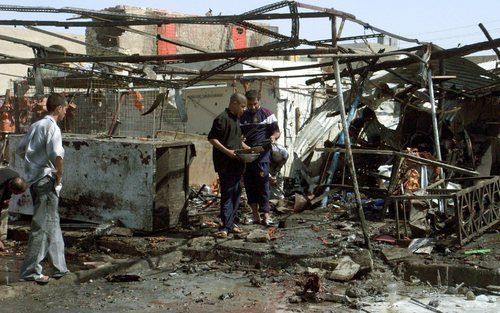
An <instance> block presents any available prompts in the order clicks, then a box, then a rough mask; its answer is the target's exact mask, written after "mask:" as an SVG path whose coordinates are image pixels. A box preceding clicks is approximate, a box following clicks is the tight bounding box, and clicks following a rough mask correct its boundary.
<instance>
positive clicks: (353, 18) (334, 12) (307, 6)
mask: <svg viewBox="0 0 500 313" xmlns="http://www.w3.org/2000/svg"><path fill="white" fill-rule="evenodd" d="M297 6H298V7H300V8H304V9H309V10H314V11H320V12H327V13H330V14H332V15H335V16H338V17H341V18H345V19H346V20H348V21H351V22H354V23H356V24H359V25H362V26H363V27H364V28H369V29H372V30H374V31H377V32H379V33H382V34H385V35H387V36H389V37H392V38H396V39H399V40H402V41H407V42H415V43H417V44H420V42H419V41H418V39H410V38H406V37H403V36H400V35H397V34H394V33H391V32H388V31H385V30H383V29H381V28H378V27H375V26H372V25H370V24H368V23H366V22H363V21H361V20H358V19H356V16H354V15H352V14H349V13H346V12H342V11H338V10H334V9H327V8H322V7H318V6H315V5H310V4H304V3H301V2H297Z"/></svg>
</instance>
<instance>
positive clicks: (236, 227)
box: [231, 226, 243, 234]
mask: <svg viewBox="0 0 500 313" xmlns="http://www.w3.org/2000/svg"><path fill="white" fill-rule="evenodd" d="M231 233H233V234H241V233H243V229H241V228H239V227H238V226H235V227H234V228H233V230H231Z"/></svg>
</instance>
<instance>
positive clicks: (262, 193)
mask: <svg viewBox="0 0 500 313" xmlns="http://www.w3.org/2000/svg"><path fill="white" fill-rule="evenodd" d="M243 178H244V181H245V191H246V193H247V197H248V203H249V204H258V205H259V207H260V210H261V211H262V212H265V213H269V209H270V207H269V196H270V192H269V162H252V163H248V164H247V167H246V169H245V174H243Z"/></svg>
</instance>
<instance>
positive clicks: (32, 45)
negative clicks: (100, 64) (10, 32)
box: [0, 35, 85, 57]
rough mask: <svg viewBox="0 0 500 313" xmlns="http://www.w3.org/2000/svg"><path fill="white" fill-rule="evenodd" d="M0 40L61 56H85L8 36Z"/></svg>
mask: <svg viewBox="0 0 500 313" xmlns="http://www.w3.org/2000/svg"><path fill="white" fill-rule="evenodd" d="M0 40H5V41H8V42H12V43H15V44H19V45H23V46H27V47H30V48H35V49H44V50H45V51H47V52H51V53H56V54H61V55H68V56H76V57H82V56H85V54H80V53H71V52H64V51H61V50H58V49H54V48H51V47H46V46H44V45H41V44H39V43H36V42H33V41H28V40H24V39H19V38H15V37H10V36H6V35H0Z"/></svg>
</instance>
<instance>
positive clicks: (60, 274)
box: [52, 271, 69, 279]
mask: <svg viewBox="0 0 500 313" xmlns="http://www.w3.org/2000/svg"><path fill="white" fill-rule="evenodd" d="M68 273H69V271H66V272H64V273H61V272H59V273H55V274H54V275H52V278H54V279H61V278H63V277H64V276H65V275H66V274H68Z"/></svg>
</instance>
